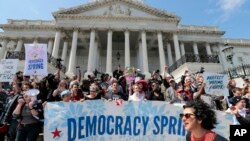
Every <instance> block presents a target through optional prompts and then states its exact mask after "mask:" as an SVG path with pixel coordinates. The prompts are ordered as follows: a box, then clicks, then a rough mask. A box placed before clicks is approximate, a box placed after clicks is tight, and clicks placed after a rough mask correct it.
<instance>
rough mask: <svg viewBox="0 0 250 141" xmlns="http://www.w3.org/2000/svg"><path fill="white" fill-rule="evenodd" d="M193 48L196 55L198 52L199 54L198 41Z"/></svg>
mask: <svg viewBox="0 0 250 141" xmlns="http://www.w3.org/2000/svg"><path fill="white" fill-rule="evenodd" d="M193 50H194V54H195V55H196V54H199V52H198V47H197V43H196V42H194V43H193Z"/></svg>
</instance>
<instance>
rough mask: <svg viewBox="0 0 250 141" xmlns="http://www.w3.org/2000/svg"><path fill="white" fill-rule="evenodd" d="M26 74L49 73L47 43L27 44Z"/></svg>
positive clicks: (42, 74) (44, 74)
mask: <svg viewBox="0 0 250 141" xmlns="http://www.w3.org/2000/svg"><path fill="white" fill-rule="evenodd" d="M24 46H25V68H24V75H36V76H37V75H40V76H46V75H48V69H47V68H48V66H47V44H25V45H24Z"/></svg>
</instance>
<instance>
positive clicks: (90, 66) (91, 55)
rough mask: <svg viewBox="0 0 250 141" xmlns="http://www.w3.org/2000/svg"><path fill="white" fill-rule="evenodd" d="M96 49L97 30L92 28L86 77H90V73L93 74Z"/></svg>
mask: <svg viewBox="0 0 250 141" xmlns="http://www.w3.org/2000/svg"><path fill="white" fill-rule="evenodd" d="M94 49H95V30H93V29H92V30H91V32H90V42H89V56H88V67H87V72H86V73H85V75H84V77H85V78H88V75H92V74H93V63H94V60H93V58H94V57H96V56H94Z"/></svg>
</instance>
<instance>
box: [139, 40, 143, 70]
mask: <svg viewBox="0 0 250 141" xmlns="http://www.w3.org/2000/svg"><path fill="white" fill-rule="evenodd" d="M138 55H139V56H138V59H139V68H140V69H141V71H142V72H144V70H143V59H142V43H141V42H140V43H139V49H138Z"/></svg>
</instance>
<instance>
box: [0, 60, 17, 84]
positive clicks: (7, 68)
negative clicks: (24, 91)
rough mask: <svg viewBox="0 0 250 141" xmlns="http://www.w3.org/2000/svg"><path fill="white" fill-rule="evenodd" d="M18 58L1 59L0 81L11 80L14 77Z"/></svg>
mask: <svg viewBox="0 0 250 141" xmlns="http://www.w3.org/2000/svg"><path fill="white" fill-rule="evenodd" d="M18 61H19V60H18V59H2V60H1V63H0V68H1V69H0V82H12V81H13V78H14V77H15V74H16V70H17V64H18Z"/></svg>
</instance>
